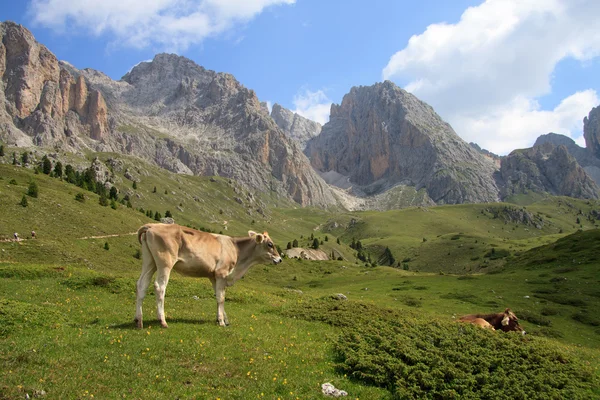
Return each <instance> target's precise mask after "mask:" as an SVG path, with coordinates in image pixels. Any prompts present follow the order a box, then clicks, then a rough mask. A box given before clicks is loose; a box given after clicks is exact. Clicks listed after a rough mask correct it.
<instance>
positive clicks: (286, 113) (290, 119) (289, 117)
mask: <svg viewBox="0 0 600 400" xmlns="http://www.w3.org/2000/svg"><path fill="white" fill-rule="evenodd" d="M271 118H273V120H274V121H275V123H276V124H277V126H279V127H280V128H281V129H283V131H284V132H285V133H286V134H287V135H288V136H289V137H291V138H292V139H294V140H295V141H296V142H298V143H299V144H300V148H301V149H304V148H305V147H306V143H307V142H308V141H309V140H310V139H312V138H313V137H315V136H317V135H318V134H319V133H321V128H322V127H321V124H319V123H318V122H315V121H311V120H310V119H308V118H304V117H303V116H301V115H299V114H297V113H295V112H292V111H290V110H288V109H287V108H283V107H282V106H280V105H279V104H277V103H275V104H274V105H273V109H272V110H271Z"/></svg>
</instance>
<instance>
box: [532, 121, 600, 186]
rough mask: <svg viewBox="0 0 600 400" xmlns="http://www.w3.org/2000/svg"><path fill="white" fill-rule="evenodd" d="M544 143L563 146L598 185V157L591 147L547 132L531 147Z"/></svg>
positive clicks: (599, 131)
mask: <svg viewBox="0 0 600 400" xmlns="http://www.w3.org/2000/svg"><path fill="white" fill-rule="evenodd" d="M592 112H593V110H592ZM592 112H590V115H592ZM585 129H586V124H584V132H585ZM588 129H589V125H588ZM598 134H599V135H600V125H599V126H598ZM544 143H551V144H553V145H555V146H560V145H563V146H565V147H566V148H567V150H568V151H569V154H570V155H571V156H573V157H574V158H575V160H577V163H578V164H579V165H580V166H581V167H582V168H583V169H584V171H585V172H586V173H587V174H588V175H589V176H590V178H592V179H593V180H594V182H596V185H598V186H600V159H598V158H597V157H596V156H595V155H594V150H593V148H590V147H587V148H583V147H581V146H579V145H577V143H575V141H574V140H573V139H571V138H570V137H568V136H565V135H560V134H557V133H548V134H546V135H542V136H540V137H538V138H537V140H536V141H535V144H534V145H533V147H536V146H539V145H541V144H544ZM588 146H589V145H588Z"/></svg>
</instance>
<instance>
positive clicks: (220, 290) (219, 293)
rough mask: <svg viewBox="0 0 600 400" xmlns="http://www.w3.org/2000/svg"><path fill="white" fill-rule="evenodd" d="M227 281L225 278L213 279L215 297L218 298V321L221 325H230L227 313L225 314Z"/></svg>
mask: <svg viewBox="0 0 600 400" xmlns="http://www.w3.org/2000/svg"><path fill="white" fill-rule="evenodd" d="M226 286H227V281H226V280H225V279H223V278H217V279H216V280H215V281H213V287H214V288H215V297H216V299H217V322H218V323H219V325H221V326H227V325H229V320H228V319H227V314H225V287H226Z"/></svg>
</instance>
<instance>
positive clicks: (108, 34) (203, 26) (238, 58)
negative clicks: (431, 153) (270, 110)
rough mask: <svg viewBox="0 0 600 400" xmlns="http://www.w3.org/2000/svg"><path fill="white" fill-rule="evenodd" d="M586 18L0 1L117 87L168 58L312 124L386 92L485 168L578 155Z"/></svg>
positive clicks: (506, 5)
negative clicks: (461, 144)
mask: <svg viewBox="0 0 600 400" xmlns="http://www.w3.org/2000/svg"><path fill="white" fill-rule="evenodd" d="M598 15H600V2H598V1H597V0H488V1H486V2H484V1H481V0H479V1H473V0H453V1H446V0H422V1H419V2H415V1H404V0H389V1H387V0H371V1H364V0H361V1H359V0H346V1H341V0H339V1H338V0H335V1H334V0H326V1H324V0H295V1H294V0H104V1H94V0H27V1H19V2H15V1H8V0H0V16H1V19H2V20H13V21H15V22H18V23H21V24H23V25H24V26H26V27H27V28H28V29H30V30H31V31H32V32H33V34H34V35H35V37H36V39H37V40H38V41H39V42H41V43H43V44H44V45H46V46H47V47H48V48H49V49H50V50H51V51H52V52H53V53H54V54H56V56H57V57H58V58H59V59H61V60H65V61H68V62H70V63H71V64H73V65H74V66H75V67H77V68H93V69H97V70H100V71H102V72H104V73H106V74H108V75H109V76H110V77H111V78H113V79H119V78H120V77H121V76H123V75H124V74H125V73H126V72H127V71H128V70H129V69H130V68H131V67H132V66H133V65H135V64H136V63H138V62H140V61H144V60H149V59H152V58H153V56H154V55H155V54H156V53H159V52H164V51H166V52H174V53H177V54H180V55H183V56H186V57H188V58H190V59H192V60H194V61H195V62H197V63H198V64H200V65H202V66H204V67H206V68H209V69H213V70H215V71H222V72H229V73H231V74H233V75H234V76H235V77H236V78H237V79H238V80H239V81H240V82H241V83H242V84H243V85H244V86H246V87H248V88H251V89H254V90H255V91H256V93H257V95H258V97H259V98H260V99H261V100H262V101H267V102H269V103H270V104H273V103H275V102H277V103H280V104H281V105H283V106H284V107H286V108H289V109H291V110H294V111H296V112H298V113H300V114H302V115H304V116H306V117H308V118H311V119H314V120H317V121H319V122H322V123H323V122H325V121H326V120H327V118H328V111H329V107H330V104H331V103H332V102H334V103H338V104H339V103H340V102H341V101H342V98H343V96H344V94H346V93H347V92H348V91H349V90H350V88H351V87H352V86H358V85H372V84H374V83H375V82H380V81H382V80H384V79H390V80H392V81H394V82H395V83H396V84H398V85H399V86H400V87H403V88H405V89H407V90H409V91H410V92H412V93H413V94H415V95H416V96H417V97H419V98H420V99H422V100H424V101H426V102H427V103H429V104H431V105H432V106H433V107H434V108H435V110H436V111H437V112H438V113H439V114H440V115H441V116H442V118H444V119H445V120H446V121H448V122H449V123H450V124H451V125H452V126H453V127H454V129H455V130H456V132H457V133H458V134H459V135H460V136H461V137H462V138H463V139H465V140H467V141H474V142H477V143H478V144H480V145H481V146H482V147H484V148H487V149H489V150H491V151H494V152H496V153H499V154H506V153H508V152H509V151H510V150H512V149H515V148H522V147H528V146H531V145H532V144H533V142H534V141H535V138H537V136H539V135H541V134H545V133H548V132H550V131H553V132H557V133H563V134H566V135H569V136H571V137H572V138H573V139H575V140H576V141H577V142H578V143H579V144H580V145H583V144H584V141H583V139H582V119H583V117H584V116H586V115H587V114H588V113H589V111H590V110H591V108H592V107H595V106H597V105H598V104H599V103H600V101H599V96H600V58H599V57H598V56H599V55H600V29H597V28H595V26H596V25H597V20H596V19H597V16H598Z"/></svg>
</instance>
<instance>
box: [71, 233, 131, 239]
mask: <svg viewBox="0 0 600 400" xmlns="http://www.w3.org/2000/svg"><path fill="white" fill-rule="evenodd" d="M136 234H137V232H129V233H116V234H114V235H101V236H84V237H80V238H79V239H84V240H85V239H104V238H109V237H118V236H128V235H136Z"/></svg>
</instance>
